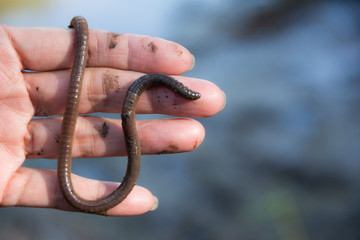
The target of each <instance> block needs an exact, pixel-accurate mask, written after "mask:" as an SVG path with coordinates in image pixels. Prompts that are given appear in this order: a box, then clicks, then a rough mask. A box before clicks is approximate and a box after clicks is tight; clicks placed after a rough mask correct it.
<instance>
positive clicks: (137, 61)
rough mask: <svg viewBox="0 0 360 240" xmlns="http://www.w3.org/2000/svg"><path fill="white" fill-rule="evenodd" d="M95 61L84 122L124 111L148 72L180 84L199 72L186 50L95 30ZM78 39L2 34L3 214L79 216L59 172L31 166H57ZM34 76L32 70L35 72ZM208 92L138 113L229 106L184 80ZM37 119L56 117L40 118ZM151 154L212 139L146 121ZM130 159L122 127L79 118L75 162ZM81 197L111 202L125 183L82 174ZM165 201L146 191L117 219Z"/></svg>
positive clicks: (178, 124) (150, 104) (188, 123)
mask: <svg viewBox="0 0 360 240" xmlns="http://www.w3.org/2000/svg"><path fill="white" fill-rule="evenodd" d="M89 37H90V42H89V60H88V64H87V66H88V67H87V69H86V72H85V77H84V86H83V92H82V97H81V103H80V109H79V111H80V113H81V114H86V113H93V112H109V113H112V112H113V113H118V112H121V106H122V101H123V99H124V96H125V93H126V90H127V88H128V87H129V86H130V84H131V83H132V82H133V81H134V80H135V79H137V78H138V77H139V76H141V73H140V72H142V73H149V72H160V73H165V74H173V75H178V74H182V73H184V72H186V71H187V70H189V68H191V66H192V64H193V60H192V59H193V58H192V55H191V54H190V53H189V51H188V50H186V49H185V48H184V47H182V46H180V45H178V44H176V43H174V42H169V41H166V40H163V39H159V38H153V37H147V36H139V35H128V34H115V33H111V32H106V31H101V30H90V36H89ZM73 53H74V34H73V31H72V30H69V29H65V28H64V29H56V28H22V27H11V26H0V206H2V207H6V206H26V207H47V208H57V209H62V210H69V211H75V210H74V209H73V208H71V207H70V205H68V204H67V202H66V201H65V199H64V198H63V196H62V195H61V192H60V190H59V188H58V185H57V178H56V171H52V170H41V169H32V168H25V167H22V164H23V162H24V161H25V159H27V158H28V159H30V158H49V159H50V158H56V157H57V154H58V148H59V144H58V142H59V134H60V126H61V120H62V118H61V117H54V115H61V114H63V111H64V107H65V101H66V94H67V88H68V83H69V79H70V71H71V70H70V68H71V66H72V62H73V58H74V55H73ZM25 70H31V71H25ZM176 78H177V79H178V80H180V81H182V82H184V84H185V85H187V86H188V87H189V88H191V89H193V90H195V91H198V92H200V93H201V95H202V97H201V99H200V100H198V101H196V102H190V101H187V100H184V99H182V98H181V97H178V96H177V95H175V94H174V93H172V92H171V91H168V90H166V89H164V88H154V89H151V90H149V91H147V92H146V93H144V94H143V95H142V96H141V98H140V101H139V103H138V107H137V113H147V114H150V113H161V114H169V115H175V116H184V117H208V116H212V115H214V114H216V113H217V112H219V111H220V110H221V109H222V107H223V105H224V102H225V99H224V95H223V94H222V92H221V90H220V89H219V88H218V87H216V86H215V85H214V84H212V83H210V82H208V81H205V80H200V79H193V78H186V77H176ZM34 116H48V117H47V118H37V119H33V117H34ZM137 126H138V131H139V137H140V141H141V146H142V153H143V154H156V153H170V152H171V153H174V152H183V151H191V150H193V149H195V148H196V147H197V146H199V145H200V143H201V142H202V140H203V138H204V135H205V132H204V129H203V127H202V126H201V124H200V123H199V122H197V121H195V120H191V119H187V118H176V119H175V120H171V119H167V120H159V119H158V120H147V121H138V122H137ZM124 154H125V146H124V142H123V135H122V129H121V121H120V120H118V119H109V118H101V117H96V116H86V115H85V116H82V117H79V118H78V122H77V126H76V133H75V142H74V146H73V157H87V158H90V157H108V156H119V155H124ZM73 182H74V186H75V189H76V190H77V192H78V193H79V194H80V195H81V196H83V197H84V198H86V199H96V198H99V197H102V196H104V195H107V194H108V193H109V192H111V191H112V190H113V189H114V188H116V186H117V185H118V183H110V182H100V181H96V180H91V179H86V178H82V177H80V176H77V175H75V174H73ZM154 201H155V198H154V197H153V195H152V194H151V193H150V192H149V191H148V190H147V189H145V188H142V187H139V186H136V187H135V188H134V190H133V191H132V192H131V194H130V195H129V196H128V198H127V199H126V200H124V201H123V202H122V203H121V204H119V205H118V206H117V207H115V208H113V209H111V210H109V211H108V212H107V213H108V214H109V215H136V214H141V213H145V212H147V211H149V210H151V209H152V208H153V206H154Z"/></svg>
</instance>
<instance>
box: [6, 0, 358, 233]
mask: <svg viewBox="0 0 360 240" xmlns="http://www.w3.org/2000/svg"><path fill="white" fill-rule="evenodd" d="M0 6H1V7H0V12H1V14H0V23H2V24H10V25H19V26H49V27H66V26H67V25H68V24H69V21H70V19H71V18H72V17H73V16H75V15H83V16H85V17H86V18H87V20H88V22H89V27H91V28H99V29H104V30H109V31H114V32H126V33H136V34H147V35H152V36H159V37H162V38H166V39H169V40H172V41H176V42H179V43H180V44H182V45H184V46H185V47H187V48H188V49H189V50H190V51H191V52H192V53H193V54H194V55H195V57H196V66H195V68H194V69H193V70H192V71H190V72H188V73H186V74H185V75H186V76H191V77H198V78H203V79H208V80H210V81H212V82H214V83H215V84H217V85H218V86H219V87H220V88H221V89H222V90H223V91H224V92H225V93H226V95H227V105H226V108H225V109H224V110H223V111H222V112H220V113H219V114H218V115H216V116H214V117H211V118H207V119H198V120H199V121H200V122H201V123H202V124H203V125H204V126H205V128H206V138H205V141H204V142H203V144H202V145H201V146H200V147H199V148H198V149H196V150H195V151H193V152H191V153H184V154H173V155H161V156H158V155H154V156H144V157H143V164H142V170H141V171H142V172H141V174H140V179H139V182H138V183H139V185H142V186H145V187H147V188H149V189H150V190H151V191H152V192H153V194H154V195H156V196H157V197H158V198H159V200H160V205H159V208H158V209H157V210H156V211H154V212H150V213H147V214H145V215H142V216H135V217H119V218H113V217H101V216H91V215H86V214H81V213H66V212H62V211H57V210H48V209H30V208H2V209H0V216H1V217H0V239H18V240H22V239H24V240H26V239H40V240H41V239H53V240H57V239H90V240H91V239H120V238H121V239H150V240H151V239H159V240H162V239H164V240H165V239H196V240H197V239H199V240H202V239H206V240H208V239H209V240H213V239H265V240H272V239H279V240H285V239H286V240H288V239H291V240H308V239H326V240H331V239H347V240H352V239H360V228H359V226H360V191H359V188H360V174H359V172H360V144H359V143H360V111H359V107H360V79H359V78H360V67H359V62H360V30H359V29H360V2H359V1H347V0H342V1H331V0H327V1H325V0H323V1H322V0H252V1H237V0H207V1H205V0H197V1H194V0H177V1H166V0H152V1H147V0H132V1H120V0H113V1H110V0H102V1H94V0H80V1H73V0H32V1H23V0H16V1H14V0H1V1H0ZM110 116H111V117H114V118H115V117H119V116H117V115H110ZM155 117H158V116H155ZM149 118H154V116H149ZM75 162H76V163H75V172H76V173H78V174H80V175H83V176H87V177H92V178H98V179H104V180H113V181H118V180H119V179H121V178H122V176H123V175H122V174H123V173H122V172H121V173H120V170H119V169H120V168H122V169H123V168H124V166H125V165H126V158H122V160H119V158H109V159H82V160H77V161H75ZM88 162H90V164H88ZM25 165H26V166H31V167H38V168H52V169H55V168H56V161H55V160H34V159H33V160H27V161H26V163H25ZM120 174H121V175H120Z"/></svg>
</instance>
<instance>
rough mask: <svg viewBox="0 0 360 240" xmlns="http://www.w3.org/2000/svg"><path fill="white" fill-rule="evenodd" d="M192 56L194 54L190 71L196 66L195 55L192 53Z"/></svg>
mask: <svg viewBox="0 0 360 240" xmlns="http://www.w3.org/2000/svg"><path fill="white" fill-rule="evenodd" d="M191 56H192V60H191V64H190V67H189V70H188V71H190V70H191V69H193V68H194V66H195V57H194V55H191Z"/></svg>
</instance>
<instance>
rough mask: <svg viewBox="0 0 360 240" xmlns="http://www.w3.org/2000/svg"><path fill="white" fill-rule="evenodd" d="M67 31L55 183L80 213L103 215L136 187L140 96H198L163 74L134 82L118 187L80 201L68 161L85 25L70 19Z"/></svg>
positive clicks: (85, 46)
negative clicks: (71, 32)
mask: <svg viewBox="0 0 360 240" xmlns="http://www.w3.org/2000/svg"><path fill="white" fill-rule="evenodd" d="M69 27H70V28H74V29H75V34H76V46H75V60H74V64H73V68H72V72H71V79H70V84H69V90H68V96H67V101H66V107H65V113H64V117H63V121H62V126H61V134H60V153H59V158H58V166H57V172H58V181H59V186H60V189H61V191H62V194H63V195H64V197H65V199H66V200H67V202H68V203H69V204H70V205H71V206H73V207H74V208H76V209H78V210H80V211H82V212H87V213H94V214H103V215H105V214H106V211H107V210H109V209H111V208H113V207H115V206H116V205H118V204H119V203H120V202H122V201H123V200H124V199H125V198H126V197H127V196H128V194H129V193H130V192H131V191H132V189H133V188H134V186H135V185H136V182H137V178H138V176H139V172H140V162H141V161H140V160H141V149H140V142H139V139H138V134H137V129H136V121H135V109H136V104H137V102H138V100H139V97H140V95H141V93H142V92H144V91H145V90H146V89H148V88H150V87H154V86H159V85H162V86H165V87H167V88H169V89H170V90H172V91H174V92H175V93H177V94H179V95H180V96H182V97H184V98H186V99H189V100H196V99H198V98H200V94H199V93H197V92H194V91H192V90H190V89H188V88H187V87H185V86H184V85H183V84H182V83H181V82H179V81H177V80H176V79H174V78H172V77H170V76H167V75H164V74H160V73H152V74H147V75H143V76H142V77H140V78H138V79H137V80H136V81H135V82H134V83H133V84H132V85H131V86H130V88H129V89H128V91H127V94H126V97H125V100H124V104H123V108H122V114H121V119H122V127H123V131H124V139H125V145H126V152H127V155H128V163H127V169H126V173H125V176H124V178H123V180H122V182H121V184H120V185H119V187H118V188H117V189H116V190H114V191H113V192H112V193H110V194H109V195H108V196H105V197H103V198H100V199H97V200H86V199H84V198H82V197H80V196H79V195H78V194H77V193H76V192H75V190H74V188H73V185H72V180H71V160H72V145H73V139H74V133H75V126H76V119H77V116H78V109H79V103H80V95H81V86H82V81H83V77H84V70H85V68H86V62H87V59H88V39H89V33H88V26H87V22H86V20H85V18H83V17H79V16H77V17H74V18H73V19H72V20H71V23H70V26H69Z"/></svg>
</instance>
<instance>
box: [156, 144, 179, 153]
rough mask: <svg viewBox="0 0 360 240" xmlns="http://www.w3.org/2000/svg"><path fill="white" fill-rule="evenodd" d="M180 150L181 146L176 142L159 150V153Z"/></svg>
mask: <svg viewBox="0 0 360 240" xmlns="http://www.w3.org/2000/svg"><path fill="white" fill-rule="evenodd" d="M178 151H179V147H178V146H177V145H175V144H169V147H168V148H167V149H165V150H162V151H160V152H159V154H169V153H176V152H178Z"/></svg>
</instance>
